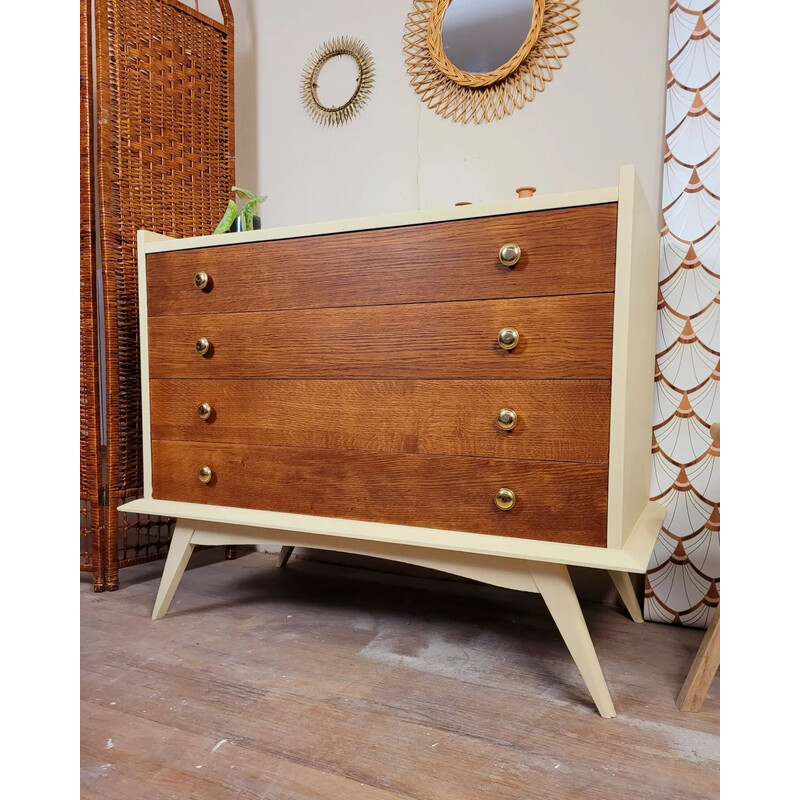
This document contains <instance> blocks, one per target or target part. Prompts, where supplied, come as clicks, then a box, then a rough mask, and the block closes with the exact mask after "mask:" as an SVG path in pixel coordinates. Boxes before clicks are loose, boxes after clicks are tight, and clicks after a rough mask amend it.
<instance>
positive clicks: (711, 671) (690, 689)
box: [677, 606, 719, 711]
mask: <svg viewBox="0 0 800 800" xmlns="http://www.w3.org/2000/svg"><path fill="white" fill-rule="evenodd" d="M718 669H719V606H717V610H716V611H715V612H714V618H713V619H712V620H711V624H710V625H709V626H708V630H707V631H706V635H705V636H704V637H703V641H702V642H700V647H699V648H698V650H697V655H696V656H695V657H694V661H693V662H692V666H691V668H690V669H689V674H688V675H687V676H686V680H685V681H684V682H683V688H682V689H681V693H680V694H679V695H678V701H677V702H678V708H679V709H680V710H681V711H699V710H700V708H701V706H702V705H703V700H705V697H706V693H707V692H708V687H709V686H711V681H713V680H714V676H715V675H716V674H717V670H718Z"/></svg>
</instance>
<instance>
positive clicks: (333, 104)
mask: <svg viewBox="0 0 800 800" xmlns="http://www.w3.org/2000/svg"><path fill="white" fill-rule="evenodd" d="M315 86H316V91H317V99H318V100H319V102H320V103H321V104H322V105H323V106H325V108H339V107H341V106H343V105H345V103H347V101H348V100H350V98H351V97H352V96H353V95H354V94H355V92H356V89H358V62H357V61H356V60H355V59H354V58H353V57H352V56H350V55H347V54H346V53H345V54H343V55H340V56H333V57H332V58H329V59H328V60H327V61H326V62H325V63H324V64H323V65H322V67H321V68H320V70H319V73H318V74H317V80H316V84H315Z"/></svg>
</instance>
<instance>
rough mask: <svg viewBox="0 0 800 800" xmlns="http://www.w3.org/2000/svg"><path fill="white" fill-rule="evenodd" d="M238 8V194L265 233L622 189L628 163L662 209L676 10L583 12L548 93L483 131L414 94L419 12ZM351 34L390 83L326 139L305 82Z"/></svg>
mask: <svg viewBox="0 0 800 800" xmlns="http://www.w3.org/2000/svg"><path fill="white" fill-rule="evenodd" d="M487 2H490V0H487ZM203 5H205V6H206V7H209V6H210V7H211V8H213V7H214V6H215V5H216V3H215V2H214V0H203V2H202V4H201V8H202V6H203ZM232 6H233V11H234V17H235V20H236V123H237V137H236V141H237V182H239V183H241V184H243V185H245V186H247V187H249V188H253V189H257V190H258V191H259V192H262V193H265V194H268V195H269V200H268V201H267V203H266V204H264V206H262V209H261V215H262V218H263V225H264V226H265V227H271V226H275V225H284V224H295V223H302V222H312V221H319V220H326V219H338V218H346V217H353V216H363V215H371V214H380V213H388V212H393V211H403V210H408V209H416V208H430V207H436V206H448V205H451V204H452V203H454V202H456V201H458V200H472V201H489V200H499V199H503V198H509V197H515V194H514V189H515V188H516V187H517V186H520V185H523V184H533V185H535V186H537V187H538V189H539V192H540V193H550V192H559V191H567V190H571V189H583V188H591V187H600V186H608V185H613V184H615V183H616V180H617V170H618V168H619V166H620V165H621V164H626V163H635V164H636V165H637V167H638V169H639V171H640V173H641V178H642V182H643V184H644V187H645V190H646V192H647V195H648V198H649V199H650V203H651V206H652V207H653V209H658V208H660V206H661V202H660V186H661V174H662V153H663V136H664V134H663V117H664V88H665V63H666V41H667V17H668V2H667V0H583V1H582V2H581V4H580V7H581V15H580V17H579V27H578V30H577V32H576V41H575V43H574V44H573V45H572V47H571V48H570V55H569V57H568V58H567V59H566V60H565V61H564V66H563V68H562V69H561V70H560V71H557V72H556V73H555V77H554V79H553V81H552V82H551V83H550V84H549V85H548V86H547V88H546V89H545V91H544V92H541V93H538V94H537V96H536V99H535V100H534V101H533V102H532V103H529V104H527V105H526V106H525V107H524V108H523V109H521V110H517V111H515V113H514V114H513V115H511V116H510V117H508V118H506V119H503V120H500V121H496V122H492V123H489V124H488V125H480V126H478V125H462V124H460V123H453V122H451V121H450V120H444V119H442V118H441V117H439V116H437V115H436V114H434V113H433V111H431V110H430V109H428V108H427V107H426V106H423V104H422V103H421V102H420V101H419V99H418V96H417V95H416V94H415V93H414V91H413V89H412V88H411V86H410V83H409V80H408V75H407V74H406V66H405V55H404V53H403V34H404V32H405V22H406V16H407V14H408V12H409V10H410V9H412V7H413V4H412V2H411V0H381V2H375V1H374V0H339V1H338V2H332V1H331V0H304V2H302V3H286V2H276V1H275V0H232ZM337 35H350V36H356V37H358V38H361V39H362V40H363V41H364V42H365V43H366V44H367V45H368V46H369V48H370V50H371V51H372V53H373V56H374V59H375V66H376V82H375V90H374V93H373V96H372V98H371V99H370V100H369V102H368V104H367V106H366V107H365V108H364V110H363V112H362V113H361V114H360V115H359V116H358V117H357V118H356V119H355V120H353V121H351V122H350V123H348V124H346V125H344V126H342V127H339V128H326V127H320V126H317V125H315V124H314V123H313V122H312V121H311V120H310V119H309V118H308V117H307V116H306V114H305V111H304V110H303V106H302V103H301V100H300V90H299V84H300V74H301V72H302V69H303V66H304V64H305V62H306V59H307V58H308V56H309V54H310V53H311V52H312V51H313V50H314V49H315V48H316V47H318V46H319V45H321V44H322V43H323V42H325V41H327V40H328V39H330V38H332V37H334V36H337Z"/></svg>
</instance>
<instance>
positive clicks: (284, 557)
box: [278, 545, 294, 569]
mask: <svg viewBox="0 0 800 800" xmlns="http://www.w3.org/2000/svg"><path fill="white" fill-rule="evenodd" d="M292 550H294V547H289V545H285V546H284V547H281V551H280V553H278V569H280V568H281V567H285V566H286V562H287V561H288V560H289V556H290V555H291V554H292Z"/></svg>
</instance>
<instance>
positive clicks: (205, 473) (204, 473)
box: [197, 467, 502, 491]
mask: <svg viewBox="0 0 800 800" xmlns="http://www.w3.org/2000/svg"><path fill="white" fill-rule="evenodd" d="M213 477H214V473H213V472H212V471H211V467H200V469H199V470H197V479H198V480H199V481H200V483H208V482H209V481H210V480H211V479H212V478H213ZM501 491H502V489H501Z"/></svg>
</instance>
